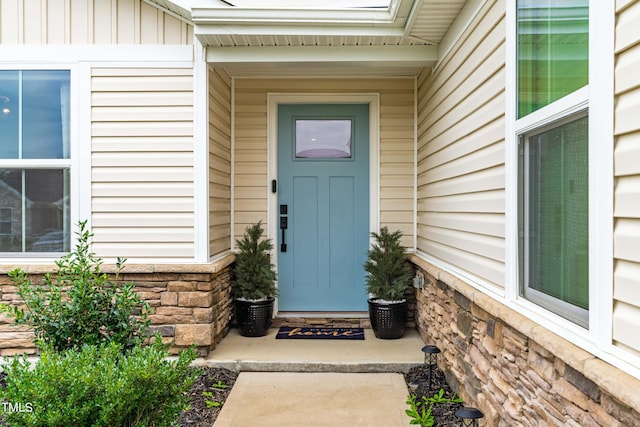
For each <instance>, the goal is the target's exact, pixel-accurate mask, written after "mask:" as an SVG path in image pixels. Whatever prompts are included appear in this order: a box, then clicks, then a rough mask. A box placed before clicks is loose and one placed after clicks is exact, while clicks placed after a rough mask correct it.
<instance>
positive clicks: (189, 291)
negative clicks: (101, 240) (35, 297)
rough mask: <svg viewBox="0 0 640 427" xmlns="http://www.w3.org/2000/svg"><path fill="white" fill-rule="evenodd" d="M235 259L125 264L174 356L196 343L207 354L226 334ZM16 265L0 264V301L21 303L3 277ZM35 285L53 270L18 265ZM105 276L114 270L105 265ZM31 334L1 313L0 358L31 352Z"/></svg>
mask: <svg viewBox="0 0 640 427" xmlns="http://www.w3.org/2000/svg"><path fill="white" fill-rule="evenodd" d="M234 259H235V258H234V256H233V255H229V256H226V257H225V258H223V259H221V260H219V261H218V262H215V263H212V264H196V265H191V264H183V265H127V266H126V267H125V269H124V271H123V272H122V274H121V275H120V278H121V280H122V281H125V282H130V281H133V282H134V283H135V291H136V292H138V293H140V295H141V296H142V297H143V298H144V299H145V300H146V301H147V302H149V304H150V305H151V306H152V307H153V311H154V312H153V314H152V315H151V316H150V318H151V329H152V330H153V331H158V332H160V334H161V335H162V336H163V341H165V342H166V343H172V344H173V347H172V352H177V351H178V350H179V349H180V348H186V347H189V346H191V345H195V346H196V348H197V350H198V352H199V353H200V355H202V356H206V355H207V354H208V353H209V352H210V351H211V350H213V349H214V348H215V347H216V345H217V344H218V343H219V342H220V341H221V340H222V338H223V337H224V336H225V335H226V334H227V333H228V332H229V325H230V320H231V313H232V296H231V274H232V269H231V267H232V263H233V261H234ZM13 268H15V266H0V302H3V303H6V304H20V302H21V301H20V300H19V298H18V295H17V294H16V291H17V290H16V287H15V286H13V284H12V283H11V280H10V279H9V277H8V276H7V272H9V271H11V270H12V269H13ZM21 268H23V269H24V270H25V271H27V273H28V274H29V277H30V278H31V280H32V281H33V283H41V282H42V276H43V274H44V273H46V272H50V271H53V268H52V267H51V266H37V265H32V266H26V267H21ZM101 269H102V271H103V272H105V273H112V272H114V271H115V270H114V267H113V266H109V265H103V266H102V268H101ZM32 338H33V333H32V332H31V331H29V329H27V328H24V327H17V326H15V325H13V321H12V319H10V318H8V317H7V316H6V315H5V314H0V356H9V355H14V354H22V353H27V354H34V353H35V352H36V349H35V346H34V345H33V342H32Z"/></svg>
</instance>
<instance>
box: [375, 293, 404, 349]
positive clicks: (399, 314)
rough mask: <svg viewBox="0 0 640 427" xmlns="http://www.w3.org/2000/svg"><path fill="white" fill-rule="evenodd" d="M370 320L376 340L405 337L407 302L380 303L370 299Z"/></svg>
mask: <svg viewBox="0 0 640 427" xmlns="http://www.w3.org/2000/svg"><path fill="white" fill-rule="evenodd" d="M368 302H369V320H370V321H371V328H372V329H373V333H374V334H375V336H376V338H381V339H385V340H392V339H397V338H401V337H402V335H404V329H405V325H406V324H407V312H408V305H407V301H406V300H402V301H401V302H397V303H380V302H377V301H376V300H375V299H374V298H369V300H368Z"/></svg>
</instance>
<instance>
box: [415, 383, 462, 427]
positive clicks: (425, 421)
mask: <svg viewBox="0 0 640 427" xmlns="http://www.w3.org/2000/svg"><path fill="white" fill-rule="evenodd" d="M451 403H462V399H460V398H459V397H458V396H456V395H454V396H453V397H451V398H448V397H444V389H440V391H439V392H438V393H435V394H434V395H433V396H431V397H427V396H422V402H420V401H419V400H418V398H417V397H416V395H415V394H410V395H409V397H407V405H409V409H407V410H406V411H405V412H406V414H407V415H408V416H409V417H410V418H411V421H410V422H409V424H411V425H420V427H431V426H433V425H435V422H436V420H435V418H434V416H433V415H432V412H433V406H434V405H436V404H444V405H448V404H451Z"/></svg>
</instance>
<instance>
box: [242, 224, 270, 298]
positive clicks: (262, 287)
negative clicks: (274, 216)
mask: <svg viewBox="0 0 640 427" xmlns="http://www.w3.org/2000/svg"><path fill="white" fill-rule="evenodd" d="M263 231H264V230H263V229H262V223H261V222H258V223H256V224H253V225H252V226H250V227H247V228H246V229H245V232H244V235H243V236H242V238H241V239H239V240H236V245H238V249H239V251H238V254H237V255H236V265H235V279H234V281H233V291H234V294H235V297H236V298H245V299H249V300H259V299H264V298H269V297H275V296H276V295H277V294H278V288H277V287H276V278H277V275H276V272H275V270H274V267H273V265H272V264H271V260H270V259H269V251H270V250H271V249H273V243H271V240H270V239H262V240H260V237H261V236H262V232H263Z"/></svg>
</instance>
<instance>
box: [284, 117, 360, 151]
mask: <svg viewBox="0 0 640 427" xmlns="http://www.w3.org/2000/svg"><path fill="white" fill-rule="evenodd" d="M296 157H297V158H307V159H341V158H342V159H344V158H350V157H351V120H320V119H318V120H306V119H305V120H296Z"/></svg>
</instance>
